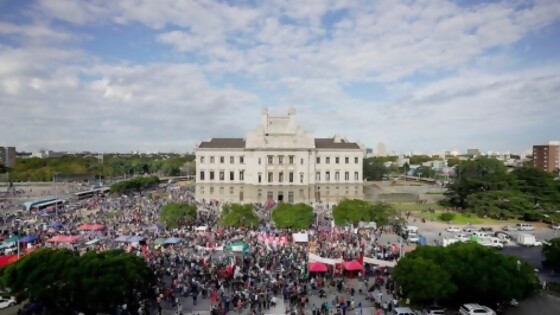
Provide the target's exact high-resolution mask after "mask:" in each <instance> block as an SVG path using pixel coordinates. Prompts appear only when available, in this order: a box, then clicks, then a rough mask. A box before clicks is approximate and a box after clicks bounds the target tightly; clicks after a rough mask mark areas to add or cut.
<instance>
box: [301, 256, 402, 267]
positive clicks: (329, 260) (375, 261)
mask: <svg viewBox="0 0 560 315" xmlns="http://www.w3.org/2000/svg"><path fill="white" fill-rule="evenodd" d="M308 257H309V262H321V263H323V264H327V265H336V264H341V263H343V262H344V260H343V259H342V258H337V259H334V258H324V257H321V256H317V255H315V254H313V253H309V256H308ZM363 262H364V263H366V264H372V265H377V266H381V267H395V266H396V265H397V262H396V261H394V260H392V261H387V260H381V259H376V258H369V257H364V258H363Z"/></svg>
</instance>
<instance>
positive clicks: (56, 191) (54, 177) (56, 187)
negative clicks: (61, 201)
mask: <svg viewBox="0 0 560 315" xmlns="http://www.w3.org/2000/svg"><path fill="white" fill-rule="evenodd" d="M59 174H60V173H59V172H54V173H53V181H54V196H55V197H56V200H58V181H57V180H56V176H57V175H59ZM54 209H55V216H57V217H58V204H55V205H54Z"/></svg>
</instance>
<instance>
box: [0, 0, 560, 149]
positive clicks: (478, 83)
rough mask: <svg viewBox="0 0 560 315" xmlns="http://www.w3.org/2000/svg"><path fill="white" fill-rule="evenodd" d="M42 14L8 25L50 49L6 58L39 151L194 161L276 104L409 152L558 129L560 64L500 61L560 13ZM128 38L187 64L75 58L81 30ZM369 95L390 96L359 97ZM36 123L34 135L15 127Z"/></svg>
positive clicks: (435, 5)
mask: <svg viewBox="0 0 560 315" xmlns="http://www.w3.org/2000/svg"><path fill="white" fill-rule="evenodd" d="M253 2H256V5H253ZM30 11H31V12H32V14H31V17H32V19H33V23H31V24H28V25H22V24H12V23H7V22H0V35H9V36H12V37H14V38H27V39H43V40H41V41H27V42H26V43H25V44H24V45H22V46H20V47H17V48H16V46H14V47H10V46H6V45H5V46H0V109H4V110H5V109H8V110H7V111H6V110H5V111H4V112H6V113H7V115H5V116H3V117H0V123H2V124H6V125H7V126H10V128H12V129H13V130H14V132H13V133H11V135H10V138H12V139H13V141H14V142H17V143H24V144H25V145H27V146H28V147H35V148H36V147H37V146H40V147H44V146H49V144H51V145H59V146H66V147H64V148H68V149H70V148H78V146H80V145H82V146H83V147H81V148H84V149H88V148H89V149H91V147H95V146H96V147H98V148H106V149H114V150H128V149H137V148H145V149H146V150H148V149H149V150H157V149H162V150H163V149H174V150H188V149H190V147H191V146H192V145H193V144H194V143H195V142H196V141H197V140H200V139H202V138H207V137H209V136H224V135H225V136H230V135H232V136H233V135H235V136H242V135H243V134H244V132H246V131H247V130H248V129H250V128H252V127H253V125H254V124H255V123H257V122H258V112H259V108H260V107H261V106H264V105H267V104H266V103H265V102H270V103H272V104H277V106H279V107H284V108H286V107H288V106H295V107H297V108H298V109H299V110H298V112H300V113H301V116H302V117H301V118H300V119H301V121H302V122H304V123H305V124H306V125H308V126H309V127H310V128H311V129H313V130H314V131H316V132H317V134H318V135H321V136H327V135H332V134H333V133H335V132H336V133H345V134H346V135H348V136H349V137H350V138H353V139H356V138H357V139H360V140H361V141H362V142H365V143H366V144H368V143H369V144H372V143H376V142H377V141H379V140H380V139H384V141H385V142H387V143H389V144H391V143H399V142H401V141H405V143H404V144H403V148H404V147H408V148H411V149H413V148H418V149H422V148H427V147H433V146H434V144H435V143H436V144H440V145H442V146H451V147H457V145H456V143H455V141H459V142H460V143H467V142H468V141H473V139H475V140H478V141H480V142H485V141H486V142H487V143H488V145H491V143H490V142H491V141H496V139H495V138H494V137H501V138H500V139H509V138H508V131H510V130H511V128H512V125H513V126H516V127H517V128H518V130H523V131H525V132H527V131H530V130H531V129H532V128H536V127H538V126H539V125H542V124H550V122H549V121H550V120H551V119H553V118H554V117H556V118H558V116H559V110H558V106H557V105H556V103H555V100H556V99H558V97H559V96H560V95H559V94H558V93H559V92H557V91H560V89H559V78H558V75H557V74H556V73H558V70H559V69H560V68H559V65H558V60H555V61H554V62H552V63H551V64H549V65H548V68H529V69H525V70H519V63H523V62H524V61H523V60H520V59H518V57H517V56H516V54H515V52H514V51H507V52H504V50H502V48H504V47H511V45H512V44H515V43H517V42H519V41H520V40H521V39H524V38H527V37H528V36H533V35H534V34H536V33H538V32H541V30H543V29H544V28H546V27H548V26H550V25H553V23H555V22H558V20H559V17H560V1H556V0H531V1H530V0H527V1H525V0H511V1H500V2H488V3H482V4H479V5H470V6H466V7H462V6H460V5H458V4H457V3H456V2H455V1H450V0H424V1H420V0H419V1H409V0H402V1H398V0H386V1H367V0H356V1H354V0H340V1H339V0H313V1H304V2H302V1H286V0H270V1H264V0H261V1H239V2H228V1H212V0H190V1H181V0H161V1H149V0H121V1H103V0H90V1H72V0H39V1H37V2H36V3H35V4H34V5H32V8H31V10H30ZM60 22H63V23H60ZM114 24H118V25H120V26H121V28H122V29H126V28H127V27H137V26H138V25H143V26H145V27H147V28H151V29H153V30H155V31H156V32H157V35H156V37H155V38H154V45H159V46H158V47H157V48H159V49H161V48H162V47H164V48H171V51H173V53H174V54H173V55H172V57H169V56H168V55H165V56H163V57H161V56H159V57H161V60H160V61H157V57H158V56H150V57H152V58H151V59H150V60H154V59H156V61H150V62H136V63H134V62H127V61H126V59H125V60H124V61H123V62H122V63H119V64H115V63H108V62H106V61H105V60H106V59H105V57H106V56H94V55H93V54H91V53H88V52H87V51H81V50H78V49H71V48H68V46H70V47H72V46H71V45H72V44H76V47H79V43H73V42H72V41H68V39H72V38H73V37H74V36H78V35H83V34H80V30H82V28H84V27H86V26H87V30H88V36H89V35H90V34H96V33H97V31H99V33H98V34H103V32H104V31H107V30H108V29H109V28H111V27H112V26H113V25H114ZM331 24H332V25H331ZM53 25H57V26H60V27H64V28H65V29H68V30H72V33H68V32H66V33H58V32H57V31H58V30H60V29H61V28H54V27H53ZM92 29H94V30H95V31H96V32H91V30H92ZM70 34H72V35H70ZM74 34H75V35H74ZM150 34H151V33H150ZM91 36H95V35H91ZM98 36H102V35H98ZM150 36H151V35H150ZM95 40H96V38H95V37H92V38H91V41H92V42H93V44H95ZM124 40H126V38H123V41H124ZM60 42H64V44H65V45H68V46H67V47H65V48H61V46H60V45H59V43H60ZM57 45H58V46H57ZM493 49H494V50H498V51H499V52H498V53H494V52H492V50H493ZM183 56H188V59H187V58H185V59H183V58H181V57H183ZM193 56H194V57H193ZM175 57H178V58H177V59H173V58H175ZM170 58H171V59H172V60H181V61H179V62H176V63H173V62H170V61H169V59H170ZM108 59H110V58H108ZM30 60H31V61H33V62H29V61H30ZM184 60H189V62H185V61H184ZM441 70H444V71H447V72H448V73H449V74H447V75H446V76H443V75H442V76H437V74H438V73H439V72H440V71H441ZM228 74H232V75H233V77H234V78H239V77H242V78H244V80H245V81H246V82H237V81H235V79H225V78H227V75H228ZM415 74H436V75H435V76H434V77H435V78H436V79H431V81H430V80H429V79H427V80H428V82H427V83H421V84H420V83H416V82H414V81H412V80H410V79H409V78H410V77H411V76H413V75H415ZM220 80H225V82H220V83H219V84H218V83H216V81H220ZM355 83H359V84H361V85H362V88H364V87H365V89H367V87H368V86H371V88H372V90H373V89H379V90H383V92H382V93H385V94H386V95H384V96H380V97H378V98H376V99H367V97H365V98H364V97H357V96H355V95H354V94H353V92H352V87H353V86H354V84H355ZM366 94H368V93H367V92H366ZM373 94H375V93H373V92H372V93H369V95H370V96H371V95H373ZM25 117H27V118H28V119H29V121H30V122H32V125H31V126H26V129H24V128H23V127H21V126H18V125H16V124H15V123H14V122H16V121H20V120H21V119H25ZM37 130H40V131H37ZM485 132H486V133H491V134H492V135H499V136H487V135H484V136H483V137H481V134H483V133H485ZM520 132H521V131H520ZM83 137H88V138H89V141H88V142H87V143H84V142H81V141H80V140H79V139H81V138H83ZM172 138H173V139H176V140H169V139H172ZM54 139H58V140H54ZM533 139H534V137H533ZM498 142H499V141H498ZM502 143H506V144H507V145H508V146H515V145H520V146H522V145H527V144H526V143H524V144H518V143H514V141H513V140H512V141H510V142H508V141H503V140H502V141H501V142H499V143H498V145H501V144H502ZM516 149H517V148H516Z"/></svg>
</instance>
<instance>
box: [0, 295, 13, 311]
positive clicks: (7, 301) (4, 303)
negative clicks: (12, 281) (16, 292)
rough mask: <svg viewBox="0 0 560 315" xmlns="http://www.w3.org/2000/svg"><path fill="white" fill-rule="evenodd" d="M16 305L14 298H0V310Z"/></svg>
mask: <svg viewBox="0 0 560 315" xmlns="http://www.w3.org/2000/svg"><path fill="white" fill-rule="evenodd" d="M16 304H17V303H16V298H15V297H13V296H12V297H11V298H7V297H0V309H3V308H6V307H10V306H14V305H16Z"/></svg>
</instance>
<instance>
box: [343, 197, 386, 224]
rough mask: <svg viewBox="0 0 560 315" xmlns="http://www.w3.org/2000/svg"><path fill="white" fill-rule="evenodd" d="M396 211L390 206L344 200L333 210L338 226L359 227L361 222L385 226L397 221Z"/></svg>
mask: <svg viewBox="0 0 560 315" xmlns="http://www.w3.org/2000/svg"><path fill="white" fill-rule="evenodd" d="M396 217H397V213H396V210H395V209H394V208H393V207H392V206H391V205H389V204H384V203H376V204H371V203H369V202H367V201H365V200H358V199H344V200H342V201H340V202H339V203H338V205H336V206H335V207H334V209H333V218H334V223H335V224H336V225H344V224H347V223H351V224H353V225H357V224H358V223H359V222H372V221H374V222H375V223H377V225H378V226H384V225H387V224H389V223H391V221H393V220H396Z"/></svg>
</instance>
